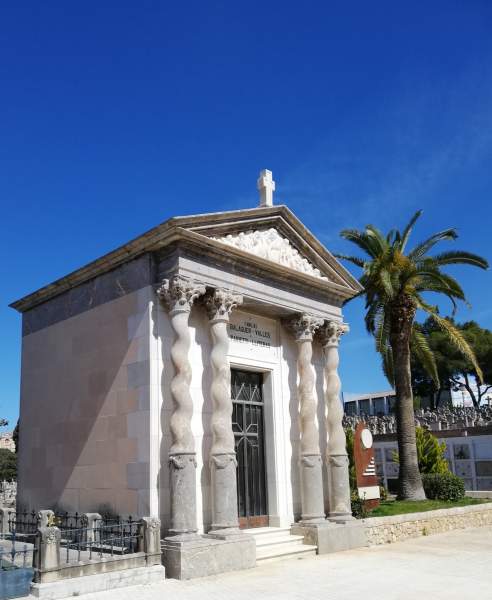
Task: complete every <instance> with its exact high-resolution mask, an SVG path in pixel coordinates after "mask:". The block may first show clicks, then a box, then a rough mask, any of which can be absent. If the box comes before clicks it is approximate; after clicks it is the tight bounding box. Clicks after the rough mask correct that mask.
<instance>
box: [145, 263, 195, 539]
mask: <svg viewBox="0 0 492 600" xmlns="http://www.w3.org/2000/svg"><path fill="white" fill-rule="evenodd" d="M204 293H205V286H204V285H203V284H201V283H199V282H196V281H193V280H191V279H188V278H185V277H182V276H179V275H175V276H174V277H172V278H171V279H170V280H165V281H164V282H163V284H162V286H161V287H160V288H159V289H158V290H157V294H158V296H159V297H160V298H161V300H163V301H164V303H165V304H166V306H167V308H168V310H169V316H170V318H171V325H172V328H173V330H174V333H175V336H176V337H175V340H174V343H173V345H172V347H171V360H172V362H173V365H174V368H175V375H174V377H173V379H172V381H171V394H172V397H173V401H174V411H173V414H172V415H171V420H170V429H171V436H172V445H171V448H170V450H169V467H170V472H171V528H170V529H169V533H170V535H195V534H196V532H197V531H198V530H197V525H196V453H195V440H194V437H193V431H192V429H191V419H192V416H193V400H192V398H191V394H190V382H191V374H192V373H191V364H190V361H189V359H188V353H189V349H190V331H189V325H188V321H189V316H190V311H191V307H192V305H193V302H194V300H195V299H196V298H198V297H199V296H200V295H202V294H204Z"/></svg>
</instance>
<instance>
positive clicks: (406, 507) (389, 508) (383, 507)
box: [367, 497, 490, 517]
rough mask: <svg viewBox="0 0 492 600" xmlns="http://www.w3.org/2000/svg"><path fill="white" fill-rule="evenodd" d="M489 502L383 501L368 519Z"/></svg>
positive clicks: (476, 499) (370, 513) (471, 500)
mask: <svg viewBox="0 0 492 600" xmlns="http://www.w3.org/2000/svg"><path fill="white" fill-rule="evenodd" d="M485 502H490V500H486V499H483V498H468V497H466V498H463V499H462V500H457V501H456V502H446V501H445V500H417V501H410V500H385V501H384V502H381V504H380V505H379V506H378V507H376V508H374V509H373V510H371V511H369V513H368V515H367V516H368V517H390V516H392V515H405V514H407V513H415V512H425V511H428V510H437V509H439V508H456V507H457V506H471V505H473V504H483V503H485Z"/></svg>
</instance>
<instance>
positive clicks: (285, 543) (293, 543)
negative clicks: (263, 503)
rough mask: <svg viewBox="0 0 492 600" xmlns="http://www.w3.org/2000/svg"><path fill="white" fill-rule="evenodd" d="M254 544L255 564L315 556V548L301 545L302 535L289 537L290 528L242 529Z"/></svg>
mask: <svg viewBox="0 0 492 600" xmlns="http://www.w3.org/2000/svg"><path fill="white" fill-rule="evenodd" d="M243 531H244V533H248V534H249V535H251V536H253V538H254V540H255V542H256V562H257V564H258V563H262V564H263V563H265V562H270V561H274V560H281V559H283V558H292V557H294V558H304V557H306V556H316V546H310V545H308V544H303V540H304V538H303V536H302V535H291V533H290V527H258V528H253V529H243Z"/></svg>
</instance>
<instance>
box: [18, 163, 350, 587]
mask: <svg viewBox="0 0 492 600" xmlns="http://www.w3.org/2000/svg"><path fill="white" fill-rule="evenodd" d="M258 189H259V193H260V206H259V207H258V208H252V209H244V210H236V211H226V212H220V213H212V214H203V215H195V216H188V217H176V218H172V219H169V220H168V221H166V222H164V223H162V224H161V225H159V226H157V227H155V228H154V229H152V230H150V231H148V232H147V233H145V234H143V235H141V236H139V237H138V238H136V239H134V240H132V241H130V242H128V243H127V244H125V245H123V246H122V247H120V248H118V249H117V250H115V251H113V252H110V253H109V254H107V255H105V256H103V257H101V258H99V259H98V260H96V261H94V262H92V263H90V264H88V265H86V266H85V267H82V268H81V269H78V270H77V271H75V272H73V273H71V274H69V275H67V276H65V277H63V278H61V279H59V280H57V281H55V282H53V283H51V284H50V285H47V286H46V287H44V288H41V289H40V290H38V291H36V292H34V293H32V294H30V295H28V296H26V297H24V298H22V299H20V300H18V301H16V302H14V303H13V304H12V306H13V307H14V308H15V309H16V310H18V311H19V312H21V313H22V336H23V337H22V376H21V377H22V383H21V407H20V438H21V439H22V444H21V446H20V450H19V488H18V502H19V503H20V505H22V506H23V507H26V508H29V509H31V508H33V509H36V510H37V509H39V508H50V507H53V506H55V505H56V506H61V507H63V508H65V509H68V510H74V511H75V510H77V511H79V512H83V511H97V510H98V509H99V507H100V506H101V505H106V506H107V505H110V506H111V508H112V509H113V510H114V511H115V512H117V513H120V514H132V515H136V516H140V515H152V516H156V517H159V518H160V519H161V522H162V524H163V527H164V530H163V532H162V534H163V536H165V538H166V544H167V550H168V555H169V556H170V557H171V559H170V560H171V562H172V565H171V567H170V566H169V565H166V566H167V570H168V571H169V569H171V571H172V570H173V569H174V572H175V573H176V576H183V577H188V576H194V575H196V574H205V572H206V567H204V566H203V565H202V564H201V563H200V558H199V556H200V553H202V554H203V552H202V550H203V546H204V545H207V544H208V545H209V548H211V550H210V552H211V553H212V554H213V556H214V558H213V561H212V562H214V561H215V562H214V566H213V567H209V569H212V571H213V572H218V571H220V570H226V569H227V568H243V567H246V566H251V561H253V564H254V549H252V547H251V543H250V541H248V540H251V538H250V537H249V536H248V535H247V534H245V533H244V532H243V531H242V530H243V529H247V528H253V527H258V526H261V527H272V528H273V527H290V525H291V524H293V523H297V525H296V527H297V528H299V527H300V528H301V531H311V532H313V531H315V532H319V531H321V530H323V531H325V529H326V527H329V526H330V523H331V524H336V527H337V528H338V529H337V531H338V530H339V528H340V527H343V524H345V523H349V522H350V521H351V519H352V517H351V507H350V493H349V481H348V458H347V452H346V448H345V434H344V431H343V427H342V418H343V409H342V405H341V403H340V399H339V392H340V379H339V377H338V373H337V369H338V361H339V357H338V345H339V343H340V340H341V338H342V336H343V334H344V333H346V332H347V330H348V328H347V326H346V325H345V324H344V323H343V318H342V310H341V307H342V305H343V303H344V301H346V300H347V299H348V298H350V297H352V296H354V295H355V294H357V293H358V292H359V291H360V289H361V288H360V285H359V284H358V282H357V281H356V280H355V279H354V278H353V277H352V276H351V275H350V274H349V273H348V271H346V270H345V269H344V267H342V266H341V265H340V264H339V263H338V261H337V260H335V258H334V257H333V256H332V255H331V254H330V252H329V251H328V250H327V249H326V248H325V247H324V246H323V245H322V244H321V243H320V242H319V241H318V240H317V239H316V238H315V237H314V236H313V235H312V234H311V233H310V232H309V231H308V230H307V229H306V228H305V227H304V226H303V224H302V223H301V222H300V221H299V220H298V219H297V218H296V217H295V216H294V215H293V213H292V212H291V211H290V210H289V209H288V208H287V207H286V206H281V205H279V206H274V205H273V191H274V189H275V183H274V182H273V180H272V174H271V172H270V171H267V170H265V171H263V172H262V173H261V174H260V178H259V179H258ZM67 251H69V249H67ZM327 519H328V520H327ZM333 527H335V525H333ZM302 528H304V529H302ZM313 535H314V534H313ZM317 535H318V533H316V535H315V537H316V536H317ZM316 539H317V538H316ZM225 548H226V550H224V549H225ZM234 548H239V549H240V550H237V551H235V550H234ZM210 556H211V554H209V562H210ZM202 560H203V559H202ZM209 572H210V571H209Z"/></svg>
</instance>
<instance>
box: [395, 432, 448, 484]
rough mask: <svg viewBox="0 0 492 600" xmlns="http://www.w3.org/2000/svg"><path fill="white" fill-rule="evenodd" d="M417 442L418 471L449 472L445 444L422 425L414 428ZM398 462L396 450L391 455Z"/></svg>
mask: <svg viewBox="0 0 492 600" xmlns="http://www.w3.org/2000/svg"><path fill="white" fill-rule="evenodd" d="M415 437H416V444H417V459H418V461H419V471H420V472H421V473H422V475H423V474H424V473H442V474H445V473H449V472H450V471H449V465H448V461H447V460H446V456H445V453H446V444H445V443H444V442H439V440H438V439H437V438H436V436H435V435H433V434H432V433H431V432H430V431H429V430H428V429H424V428H423V427H416V428H415ZM393 458H394V460H395V462H398V452H395V453H394V455H393Z"/></svg>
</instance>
